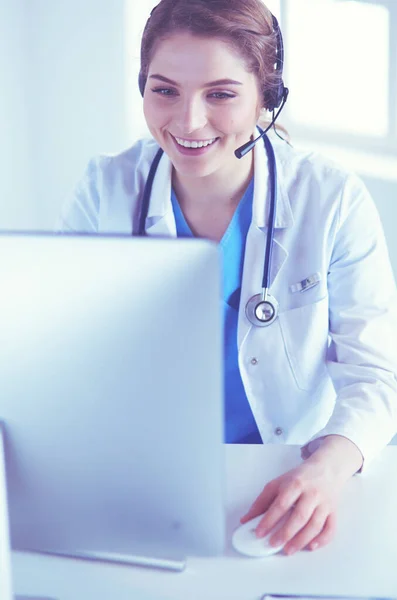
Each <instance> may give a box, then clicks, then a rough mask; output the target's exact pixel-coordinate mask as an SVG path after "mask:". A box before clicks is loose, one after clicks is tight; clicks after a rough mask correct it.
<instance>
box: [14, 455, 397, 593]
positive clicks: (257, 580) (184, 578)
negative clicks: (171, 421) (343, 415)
mask: <svg viewBox="0 0 397 600" xmlns="http://www.w3.org/2000/svg"><path fill="white" fill-rule="evenodd" d="M226 462H227V515H228V517H227V524H228V540H227V549H226V551H225V554H224V556H222V557H219V558H211V559H199V558H190V559H189V560H188V566H187V569H186V570H185V571H184V572H183V573H173V572H165V571H154V570H150V569H142V568H137V567H129V566H116V565H110V564H99V563H92V562H82V561H77V560H72V559H61V558H53V557H46V556H39V555H34V554H22V553H14V555H13V569H14V582H15V591H16V592H17V593H18V594H22V593H26V594H27V593H29V594H37V595H39V594H42V595H47V596H50V597H54V598H57V599H58V600H146V599H147V598H148V599H149V598H150V599H152V598H153V599H154V598H158V599H159V600H163V599H165V598H167V599H172V600H176V599H178V600H179V599H183V600H196V599H197V600H223V599H225V600H259V598H260V597H261V595H262V594H264V593H265V592H273V593H312V594H316V593H317V594H350V595H361V596H393V597H396V598H397V446H388V447H387V448H386V449H385V450H384V452H383V453H382V454H381V456H380V457H379V458H378V459H376V461H375V462H374V463H373V464H372V465H371V467H370V468H369V470H368V471H367V472H366V473H364V474H363V475H358V476H356V477H354V478H353V479H352V480H351V481H350V482H349V484H348V486H347V488H346V491H345V494H344V496H343V499H342V502H341V505H340V508H339V527H338V532H337V536H336V538H335V540H334V541H333V542H332V543H331V544H330V545H329V546H327V547H325V548H322V549H320V550H317V551H315V552H300V553H298V554H296V555H293V556H291V557H286V556H283V555H276V556H272V557H270V558H262V559H250V558H245V557H242V556H239V555H237V554H236V553H235V552H234V551H233V550H232V549H231V547H230V537H231V533H232V531H233V530H234V528H235V527H236V525H238V521H239V517H240V516H241V515H242V514H243V513H244V512H245V510H246V509H247V507H248V506H249V505H250V503H251V502H252V501H253V500H254V498H255V497H256V495H257V494H258V493H259V491H260V490H261V489H262V487H263V485H264V484H265V482H266V481H268V480H269V479H271V478H273V477H275V476H277V475H279V474H280V473H281V472H284V471H286V470H288V469H289V468H291V467H293V466H294V465H296V464H298V463H299V462H300V453H299V449H298V448H297V447H295V446H256V445H255V446H254V445H245V446H226Z"/></svg>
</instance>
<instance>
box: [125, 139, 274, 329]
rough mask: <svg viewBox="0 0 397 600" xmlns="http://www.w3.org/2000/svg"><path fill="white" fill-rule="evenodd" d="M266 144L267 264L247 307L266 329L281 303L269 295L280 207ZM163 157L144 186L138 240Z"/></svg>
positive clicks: (271, 152)
mask: <svg viewBox="0 0 397 600" xmlns="http://www.w3.org/2000/svg"><path fill="white" fill-rule="evenodd" d="M258 129H259V128H258ZM260 131H261V130H260ZM261 134H263V132H262V131H261ZM263 142H264V144H265V149H266V153H267V159H268V164H269V183H270V210H269V224H268V234H267V238H266V251H265V261H264V266H263V279H262V290H261V292H260V293H259V294H255V296H252V298H250V299H249V300H248V302H247V304H246V307H245V314H246V316H247V319H248V320H249V322H250V323H251V324H252V325H255V326H256V327H267V326H268V325H271V324H272V323H273V321H275V320H276V319H277V316H278V302H277V300H276V299H275V298H274V296H272V295H271V294H270V293H269V288H270V267H271V264H272V251H273V237H274V227H275V221H276V206H277V168H276V158H275V156H274V150H273V146H272V144H271V143H270V140H269V138H268V137H267V136H266V135H264V136H263ZM162 155H163V150H162V149H161V148H160V149H159V150H158V152H157V154H156V156H155V157H154V160H153V162H152V164H151V167H150V170H149V175H148V178H147V181H146V184H145V189H144V192H143V198H142V204H141V211H140V216H139V225H138V232H137V234H138V235H139V236H145V235H146V231H145V224H146V219H147V215H148V211H149V203H150V196H151V192H152V187H153V181H154V178H155V175H156V171H157V167H158V165H159V162H160V159H161V157H162Z"/></svg>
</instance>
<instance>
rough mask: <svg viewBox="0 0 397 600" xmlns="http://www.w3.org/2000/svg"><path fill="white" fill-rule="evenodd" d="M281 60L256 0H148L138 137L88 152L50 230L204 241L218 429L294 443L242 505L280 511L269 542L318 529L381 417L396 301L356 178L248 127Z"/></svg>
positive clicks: (281, 89)
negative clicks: (219, 353)
mask: <svg viewBox="0 0 397 600" xmlns="http://www.w3.org/2000/svg"><path fill="white" fill-rule="evenodd" d="M282 75H283V42H282V37H281V32H280V30H279V27H278V23H277V21H276V19H275V18H274V17H273V16H272V14H271V13H270V11H269V10H268V9H267V8H266V7H265V5H264V4H263V3H262V2H261V1H260V0H244V2H242V1H241V0H161V2H160V4H159V5H158V6H157V7H156V8H155V9H154V11H152V14H151V16H150V18H149V20H148V22H147V24H146V27H145V30H144V33H143V38H142V46H141V70H140V76H139V89H140V92H141V94H142V96H143V108H144V114H145V119H146V122H147V125H148V127H149V130H150V133H151V136H152V138H151V139H149V140H146V139H145V140H140V141H138V142H137V143H136V144H134V146H133V147H132V148H129V149H128V150H126V151H125V152H123V153H121V154H119V155H116V156H101V157H98V158H96V159H94V160H93V161H91V163H90V165H89V167H88V170H87V173H86V175H85V177H84V178H83V180H82V181H81V183H80V184H79V185H78V187H77V189H76V192H75V194H74V195H73V197H72V198H71V200H70V202H68V203H67V204H66V205H65V207H64V210H63V213H62V216H61V222H60V225H59V230H60V231H78V232H81V231H84V232H89V233H97V232H104V233H109V232H111V233H122V234H132V235H137V234H138V233H139V234H142V235H147V236H153V235H161V236H169V237H186V236H187V237H195V236H196V237H205V238H209V239H211V240H214V241H216V242H218V243H219V247H220V250H221V254H222V257H223V296H224V297H223V300H224V301H223V312H224V334H225V335H224V404H225V441H226V442H229V443H262V442H263V443H275V444H277V443H278V444H279V443H287V444H300V445H301V446H302V457H303V458H304V459H305V461H304V462H303V463H302V464H301V465H299V466H298V467H297V468H295V469H293V470H292V471H290V472H288V473H285V474H284V475H282V476H281V477H279V478H277V479H276V480H274V481H271V482H270V483H268V484H267V485H266V486H265V488H264V489H263V492H262V493H261V494H260V495H259V497H258V498H257V499H256V501H255V502H254V504H253V505H252V507H251V509H250V510H249V511H248V513H247V514H246V515H245V516H244V517H243V518H242V521H243V522H247V521H248V520H249V519H251V518H254V517H256V516H258V515H260V514H262V513H266V514H265V516H264V517H263V518H262V519H261V520H260V522H259V525H258V527H257V529H256V531H257V534H258V535H259V536H261V535H265V534H266V533H267V532H268V531H270V529H272V527H273V526H274V525H275V524H276V522H277V521H279V520H280V519H282V518H283V517H284V516H285V515H286V514H287V513H288V515H289V516H288V518H287V519H286V521H285V523H284V524H283V526H282V527H281V529H280V530H279V531H278V533H277V538H274V539H273V540H271V541H272V542H273V544H275V545H279V544H281V545H282V546H284V549H285V552H287V553H293V552H295V551H297V550H300V549H302V548H304V547H308V548H310V549H314V548H316V547H319V546H321V545H324V544H326V543H327V542H329V541H330V539H331V538H332V535H333V532H334V529H335V510H336V504H337V500H338V497H339V495H340V494H341V493H342V489H343V487H344V485H345V483H346V481H347V480H348V479H349V478H350V477H351V476H352V475H353V474H354V473H356V472H358V471H359V470H360V469H361V468H363V466H364V465H367V464H368V462H369V461H370V460H371V458H372V457H374V456H375V455H376V454H377V453H379V452H380V451H381V449H382V448H383V447H384V446H385V445H386V444H387V443H388V442H389V441H390V439H391V438H392V437H393V435H394V433H395V431H396V423H397V377H396V373H397V365H396V356H397V349H396V339H397V323H396V314H397V304H396V290H395V284H394V281H393V277H392V274H391V268H390V263H389V259H388V254H387V249H386V246H385V241H384V236H383V232H382V228H381V225H380V221H379V217H378V215H377V212H376V210H375V207H374V205H373V202H372V200H371V198H370V197H369V195H368V192H367V191H366V189H365V188H364V186H363V184H362V183H361V182H360V181H359V180H358V179H357V177H355V176H354V175H352V174H350V173H347V172H345V171H344V170H343V169H341V168H339V167H337V166H336V165H334V164H331V163H329V162H328V161H327V160H325V159H324V158H322V157H321V156H318V155H315V154H313V153H304V152H300V151H297V150H295V149H294V148H292V147H291V146H290V145H289V144H287V143H285V141H283V140H280V139H279V138H277V136H275V135H274V134H273V133H271V134H269V136H268V137H267V136H266V135H265V136H264V137H263V135H264V133H263V132H262V133H261V135H260V136H258V138H256V136H257V133H258V131H257V128H256V125H257V123H258V120H259V119H260V118H261V114H262V111H263V109H268V110H270V111H271V112H272V111H274V110H275V109H276V108H277V107H279V109H278V111H279V110H280V109H281V108H282V106H283V105H284V103H285V100H286V97H287V90H286V88H285V86H284V84H283V79H282ZM276 115H277V113H276ZM254 137H255V140H253V138H254ZM260 137H263V141H264V144H263V143H262V142H261V141H259V143H257V144H256V145H255V144H254V143H252V144H248V147H246V150H247V151H246V153H245V154H244V155H243V153H242V152H241V153H239V152H238V151H237V150H238V148H240V149H241V145H242V144H243V145H244V146H247V142H249V141H250V140H253V142H254V141H258V140H260ZM254 146H255V148H254ZM241 156H242V158H241ZM149 184H150V185H149ZM142 206H144V207H145V210H142ZM264 264H265V268H264ZM261 281H262V291H261V294H258V293H257V292H258V288H259V286H260V282H261ZM258 296H259V297H260V302H259V301H258V302H259V303H258V302H257V300H256V299H257V298H258ZM275 298H277V303H274V304H272V301H274V300H275ZM270 299H271V300H270ZM277 305H278V309H277ZM270 307H272V308H273V309H274V310H273V312H271V310H270ZM276 309H277V310H276ZM186 333H187V335H188V333H189V331H188V329H187V332H186ZM132 343H133V342H132ZM175 418H178V415H175ZM203 443H205V441H204V440H203ZM289 511H290V512H289Z"/></svg>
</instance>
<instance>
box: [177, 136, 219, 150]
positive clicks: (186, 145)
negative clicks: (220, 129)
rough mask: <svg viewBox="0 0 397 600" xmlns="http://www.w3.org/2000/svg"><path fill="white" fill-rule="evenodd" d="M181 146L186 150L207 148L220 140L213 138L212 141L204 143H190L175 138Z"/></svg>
mask: <svg viewBox="0 0 397 600" xmlns="http://www.w3.org/2000/svg"><path fill="white" fill-rule="evenodd" d="M175 139H176V141H177V142H178V144H179V145H180V146H183V147H184V148H205V147H206V146H209V145H210V144H213V143H214V142H215V141H216V140H217V139H218V138H213V139H212V140H205V141H203V142H188V141H187V140H182V139H181V138H177V137H176V138H175Z"/></svg>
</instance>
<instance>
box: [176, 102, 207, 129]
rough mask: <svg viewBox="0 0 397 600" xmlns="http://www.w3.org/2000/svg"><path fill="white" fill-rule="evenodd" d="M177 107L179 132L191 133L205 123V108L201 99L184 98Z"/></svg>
mask: <svg viewBox="0 0 397 600" xmlns="http://www.w3.org/2000/svg"><path fill="white" fill-rule="evenodd" d="M179 109H180V111H179V115H178V120H179V127H180V130H181V134H182V133H185V134H187V133H192V132H193V131H197V130H199V129H202V128H203V127H204V126H205V125H206V123H207V115H206V108H205V105H204V103H203V102H202V100H199V99H186V100H185V101H184V102H183V105H182V106H180V107H179Z"/></svg>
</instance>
